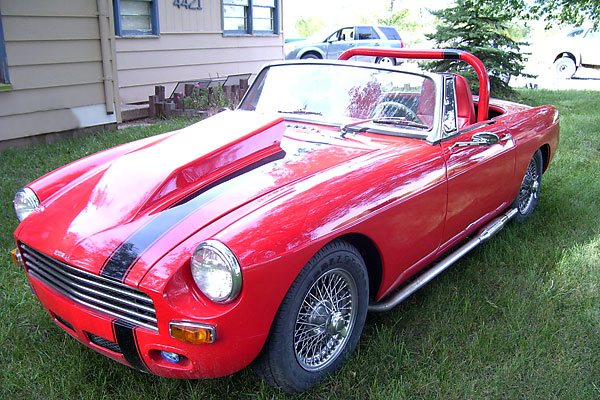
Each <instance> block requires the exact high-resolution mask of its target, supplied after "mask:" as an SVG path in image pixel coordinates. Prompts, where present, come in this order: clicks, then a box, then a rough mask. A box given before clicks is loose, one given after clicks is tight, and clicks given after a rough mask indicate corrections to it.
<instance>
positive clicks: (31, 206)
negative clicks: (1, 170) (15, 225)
mask: <svg viewBox="0 0 600 400" xmlns="http://www.w3.org/2000/svg"><path fill="white" fill-rule="evenodd" d="M39 206H40V199H38V197H37V195H36V194H35V192H34V191H33V190H31V189H30V188H28V187H22V188H21V189H19V190H18V191H17V193H15V197H14V199H13V207H14V210H15V214H16V215H17V219H18V220H19V222H21V221H23V220H24V219H25V218H27V217H28V216H30V215H31V214H32V213H33V212H34V211H35V210H36V209H37V208H38V207H39Z"/></svg>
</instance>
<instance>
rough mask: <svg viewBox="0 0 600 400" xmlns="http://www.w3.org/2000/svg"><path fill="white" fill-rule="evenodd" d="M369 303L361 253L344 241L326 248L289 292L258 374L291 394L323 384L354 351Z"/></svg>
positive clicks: (259, 360) (256, 365)
mask: <svg viewBox="0 0 600 400" xmlns="http://www.w3.org/2000/svg"><path fill="white" fill-rule="evenodd" d="M368 299H369V282H368V275H367V269H366V266H365V263H364V261H363V259H362V258H361V256H360V254H359V252H358V250H357V249H356V248H354V247H353V246H352V245H350V244H349V243H347V242H345V241H343V240H335V241H333V242H331V243H329V244H327V245H326V246H325V247H323V248H322V249H321V250H319V252H318V253H317V254H315V255H314V256H313V258H311V260H310V261H309V262H308V263H307V264H306V265H305V266H304V268H303V269H302V271H301V272H300V273H299V274H298V277H297V278H296V280H295V281H294V283H293V284H292V286H291V287H290V290H289V291H288V293H287V294H286V296H285V298H284V300H283V302H282V303H281V306H280V307H279V310H278V311H277V315H276V316H275V319H274V321H273V325H272V326H271V331H270V333H269V337H268V339H267V342H266V343H265V346H264V347H263V349H262V351H261V353H260V355H259V356H258V357H257V359H256V360H255V361H254V363H253V364H252V367H253V369H254V371H255V372H256V373H257V374H258V375H259V376H260V377H262V378H263V379H265V380H266V381H267V383H268V384H269V385H271V386H275V387H278V388H281V389H282V390H284V391H286V392H288V393H295V392H303V391H306V390H308V389H310V388H312V387H313V386H315V385H317V384H319V383H320V382H321V381H322V380H324V379H325V378H326V377H327V376H328V375H329V374H332V373H334V372H336V371H337V370H338V369H340V368H341V367H342V365H343V364H344V362H345V361H346V359H347V358H348V357H349V356H350V354H352V352H353V351H354V349H355V347H356V344H357V343H358V339H359V337H360V334H361V332H362V329H363V326H364V323H365V318H366V315H367V305H368Z"/></svg>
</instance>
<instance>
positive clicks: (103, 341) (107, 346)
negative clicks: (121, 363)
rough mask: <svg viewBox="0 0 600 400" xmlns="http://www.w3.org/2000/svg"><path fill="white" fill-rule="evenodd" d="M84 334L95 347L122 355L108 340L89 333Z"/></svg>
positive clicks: (117, 346) (119, 349)
mask: <svg viewBox="0 0 600 400" xmlns="http://www.w3.org/2000/svg"><path fill="white" fill-rule="evenodd" d="M85 334H86V335H87V337H88V338H89V339H90V342H92V343H94V344H95V345H97V346H100V347H104V348H105V349H108V350H110V351H114V352H115V353H119V354H121V353H122V351H121V348H120V347H119V345H118V344H116V343H115V342H113V341H111V340H108V339H104V338H103V337H101V336H98V335H94V334H93V333H90V332H86V333H85Z"/></svg>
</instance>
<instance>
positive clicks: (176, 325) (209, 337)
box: [169, 321, 216, 344]
mask: <svg viewBox="0 0 600 400" xmlns="http://www.w3.org/2000/svg"><path fill="white" fill-rule="evenodd" d="M169 332H170V333H171V337H172V338H175V339H179V340H181V341H182V342H186V343H191V344H206V343H212V342H214V341H215V339H216V330H215V327H214V326H212V325H207V324H200V323H195V322H178V321H171V322H170V323H169Z"/></svg>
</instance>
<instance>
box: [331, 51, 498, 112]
mask: <svg viewBox="0 0 600 400" xmlns="http://www.w3.org/2000/svg"><path fill="white" fill-rule="evenodd" d="M353 56H373V57H393V58H414V59H422V60H462V61H465V62H467V63H469V64H470V65H471V66H472V67H473V68H475V72H477V77H478V78H479V106H478V107H477V122H481V121H485V120H487V119H488V109H489V105H490V79H489V78H488V74H487V71H486V70H485V66H484V65H483V63H482V62H481V60H479V58H477V57H475V56H474V55H473V54H471V53H467V52H466V51H462V50H455V49H446V50H412V49H381V48H370V47H357V48H354V49H350V50H346V51H345V52H344V53H342V55H341V56H340V57H339V58H338V59H339V60H348V59H350V58H351V57H353Z"/></svg>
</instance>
